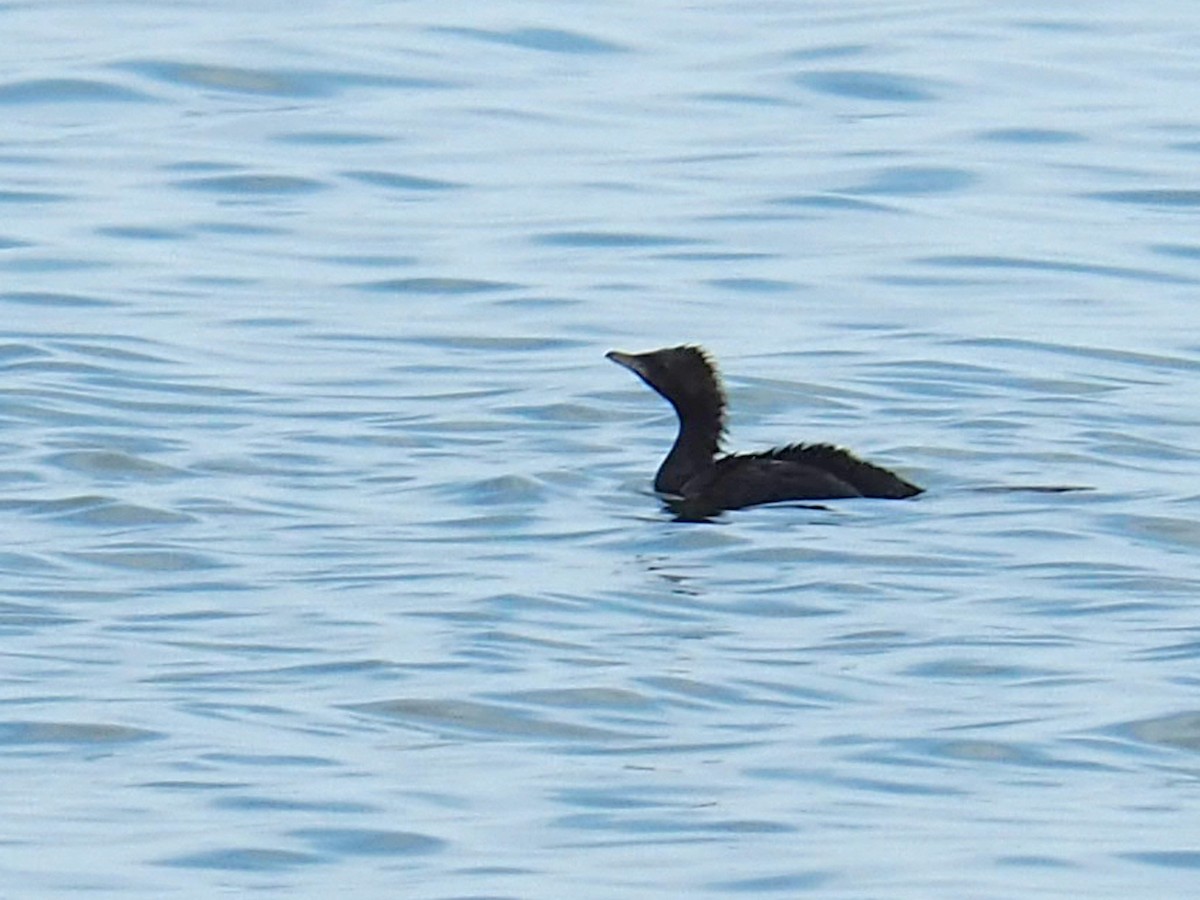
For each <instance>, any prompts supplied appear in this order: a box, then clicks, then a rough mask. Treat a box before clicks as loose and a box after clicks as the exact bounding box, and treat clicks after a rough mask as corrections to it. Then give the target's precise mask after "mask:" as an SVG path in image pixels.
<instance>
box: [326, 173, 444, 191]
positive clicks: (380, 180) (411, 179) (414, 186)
mask: <svg viewBox="0 0 1200 900" xmlns="http://www.w3.org/2000/svg"><path fill="white" fill-rule="evenodd" d="M342 175H344V176H345V177H346V178H351V179H353V180H355V181H361V182H362V183H363V184H371V185H375V186H376V187H384V188H390V189H392V190H397V191H450V190H455V189H457V188H461V187H462V186H463V185H461V184H458V183H457V182H453V181H443V180H441V179H438V178H421V177H419V176H417V175H401V174H399V173H396V172H367V171H361V172H343V173H342Z"/></svg>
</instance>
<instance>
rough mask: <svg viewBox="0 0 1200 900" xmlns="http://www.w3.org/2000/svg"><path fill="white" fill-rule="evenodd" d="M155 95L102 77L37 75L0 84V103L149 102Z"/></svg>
mask: <svg viewBox="0 0 1200 900" xmlns="http://www.w3.org/2000/svg"><path fill="white" fill-rule="evenodd" d="M155 101H156V98H155V97H151V96H150V95H149V94H143V93H141V92H140V91H134V90H130V89H129V88H125V87H120V86H119V85H115V84H110V83H108V82H104V81H96V80H92V79H81V78H38V79H32V80H29V81H17V82H9V83H7V84H0V105H9V106H12V105H17V104H31V103H151V102H155Z"/></svg>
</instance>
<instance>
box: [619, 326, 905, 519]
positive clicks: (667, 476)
mask: <svg viewBox="0 0 1200 900" xmlns="http://www.w3.org/2000/svg"><path fill="white" fill-rule="evenodd" d="M607 358H608V359H611V360H612V361H613V362H615V363H618V364H620V365H622V366H624V367H625V368H627V369H629V370H630V371H632V372H633V373H634V374H636V375H637V376H638V377H639V378H641V379H642V381H644V382H646V384H648V385H650V387H652V388H654V390H655V391H657V392H658V393H659V394H661V395H662V396H663V397H664V398H666V400H667V402H668V403H670V404H671V406H673V407H674V408H675V413H676V415H677V416H678V417H679V434H678V435H677V436H676V438H675V443H674V444H673V445H672V446H671V452H670V453H668V454H667V458H666V459H664V460H663V464H662V465H661V466H659V469H658V474H657V475H655V476H654V489H655V490H656V491H658V492H659V493H660V494H665V495H667V505H668V506H669V507H670V508H671V509H672V510H673V511H674V512H675V513H676V514H678V515H679V517H680V518H681V519H687V520H699V519H706V518H708V517H710V516H713V515H716V514H717V513H719V512H721V511H722V510H727V509H741V508H743V507H746V506H757V505H759V504H761V503H777V502H779V501H782V500H837V499H841V498H846V497H881V498H885V499H888V500H901V499H904V498H905V497H913V496H916V495H917V494H919V493H921V490H922V489H921V488H919V487H917V486H916V485H915V484H912V483H910V482H908V481H905V480H904V479H903V478H901V477H900V476H898V475H896V474H894V473H892V472H889V471H888V470H887V469H884V468H881V467H879V466H876V465H872V464H871V463H869V462H864V461H863V460H861V459H859V458H858V457H856V456H854V454H852V453H850V452H849V451H848V450H843V449H841V448H840V447H834V446H831V445H829V444H789V445H787V446H785V447H776V448H774V449H772V450H767V451H764V452H762V453H730V454H725V453H722V451H721V439H722V437H723V436H724V434H725V391H724V390H723V389H722V387H721V379H720V377H719V376H718V374H717V369H716V366H715V365H714V364H713V361H712V359H711V358H710V357H709V356H708V354H707V353H706V352H705V351H704V349H703V348H701V347H693V346H682V347H666V348H664V349H662V350H652V351H650V352H648V353H620V352H618V351H616V350H613V351H612V352H610V353H608V354H607Z"/></svg>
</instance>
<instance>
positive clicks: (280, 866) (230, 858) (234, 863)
mask: <svg viewBox="0 0 1200 900" xmlns="http://www.w3.org/2000/svg"><path fill="white" fill-rule="evenodd" d="M319 862H323V860H322V858H321V857H320V856H317V855H315V854H312V853H297V852H295V851H292V850H276V849H264V848H256V847H234V848H230V849H226V850H206V851H203V852H201V853H187V854H183V855H182V856H172V857H168V858H166V859H162V860H159V863H158V864H159V865H162V866H174V867H179V868H186V869H215V870H217V871H228V872H285V871H288V870H290V869H294V868H296V867H298V866H310V865H313V864H314V863H319Z"/></svg>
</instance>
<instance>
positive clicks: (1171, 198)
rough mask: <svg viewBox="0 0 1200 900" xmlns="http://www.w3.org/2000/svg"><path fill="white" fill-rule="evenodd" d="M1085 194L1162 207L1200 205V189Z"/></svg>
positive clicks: (1098, 197)
mask: <svg viewBox="0 0 1200 900" xmlns="http://www.w3.org/2000/svg"><path fill="white" fill-rule="evenodd" d="M1085 196H1087V197H1090V198H1091V199H1093V200H1107V201H1109V202H1111V203H1131V204H1134V205H1136V206H1153V207H1158V208H1160V209H1191V208H1193V207H1196V206H1200V191H1198V190H1184V189H1171V188H1163V189H1159V190H1144V191H1096V192H1094V193H1091V194H1086V195H1085Z"/></svg>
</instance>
